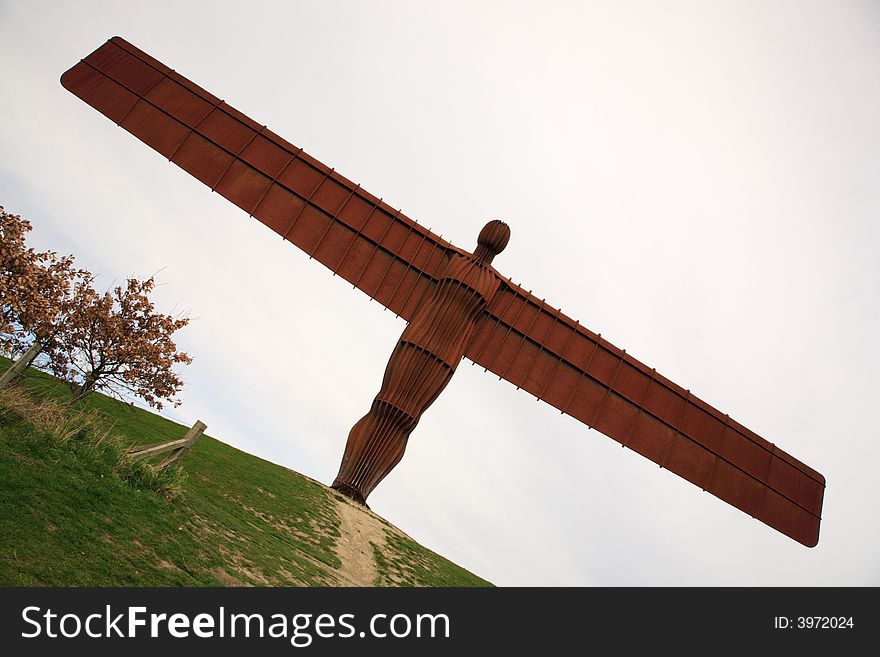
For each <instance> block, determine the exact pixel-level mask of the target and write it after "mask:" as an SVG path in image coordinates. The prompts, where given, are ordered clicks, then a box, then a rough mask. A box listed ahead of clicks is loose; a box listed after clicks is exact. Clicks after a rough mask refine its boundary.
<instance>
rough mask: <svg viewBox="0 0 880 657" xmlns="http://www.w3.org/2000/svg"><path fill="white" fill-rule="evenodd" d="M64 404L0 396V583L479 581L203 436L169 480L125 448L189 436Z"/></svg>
mask: <svg viewBox="0 0 880 657" xmlns="http://www.w3.org/2000/svg"><path fill="white" fill-rule="evenodd" d="M8 364H9V362H8V360H7V359H0V371H2V370H4V369H5V368H6V367H8ZM69 399H70V393H69V392H68V391H67V388H66V387H65V386H64V385H63V384H62V383H61V382H60V381H57V380H55V379H53V378H52V377H50V376H48V375H46V374H43V373H41V372H36V371H29V372H28V373H27V376H26V377H25V378H24V380H23V382H22V383H21V384H20V385H17V386H16V387H14V388H11V389H7V390H3V391H0V536H2V537H3V538H2V541H0V585H4V586H9V585H11V586H31V585H53V586H177V585H183V586H205V585H207V586H219V585H224V586H237V585H243V586H248V585H256V586H263V585H265V586H274V585H277V586H352V585H367V586H370V585H376V586H489V585H490V584H489V583H488V582H486V581H485V580H482V579H480V578H479V577H477V576H476V575H473V574H472V573H470V572H468V571H466V570H464V569H463V568H460V567H459V566H456V565H455V564H453V563H451V562H450V561H448V560H446V559H444V558H443V557H441V556H439V555H437V554H435V553H434V552H432V551H430V550H428V549H426V548H424V547H422V546H420V545H419V544H418V543H416V542H415V541H413V540H412V539H411V538H409V537H408V536H406V535H405V534H404V533H402V532H401V531H400V530H398V529H396V528H395V527H393V526H392V525H390V524H389V523H387V522H386V521H384V520H383V519H382V518H380V517H379V516H377V515H375V514H374V513H371V512H370V511H368V510H366V509H364V508H363V507H360V506H358V505H355V504H352V503H351V502H350V501H349V500H348V499H347V498H345V497H343V496H342V495H339V494H338V493H336V492H335V491H333V490H332V489H330V488H328V487H326V486H324V485H322V484H320V483H318V482H315V481H313V480H311V479H309V478H307V477H304V476H302V475H300V474H297V473H296V472H293V471H291V470H288V469H286V468H283V467H280V466H278V465H275V464H273V463H269V462H267V461H264V460H262V459H260V458H257V457H255V456H252V455H250V454H246V453H244V452H242V451H240V450H237V449H235V448H233V447H231V446H229V445H226V444H224V443H223V442H221V441H219V440H216V439H214V438H210V437H208V436H203V437H202V438H200V439H199V441H198V442H197V443H196V445H195V446H194V448H193V450H192V451H191V452H190V453H189V454H188V455H187V456H186V458H185V459H184V460H183V462H182V465H181V466H180V468H179V469H178V470H177V471H155V470H154V469H153V467H152V466H150V465H148V464H146V463H145V462H143V461H138V462H132V461H131V460H130V459H128V458H127V457H126V456H125V449H126V448H127V447H130V446H132V445H137V444H147V443H156V442H160V441H162V440H173V439H175V438H182V437H183V435H184V434H185V433H186V430H187V427H184V426H181V425H179V424H176V423H174V422H171V421H169V420H167V419H165V418H163V417H160V416H158V415H155V414H153V413H149V412H147V411H145V410H143V409H139V408H134V407H131V406H128V405H126V404H123V403H120V402H118V401H116V400H113V399H110V398H108V397H106V396H103V395H100V394H92V395H90V396H89V397H87V398H86V399H84V400H83V401H82V402H79V403H78V404H77V405H75V406H72V407H71V406H68V405H67V402H68V400H69Z"/></svg>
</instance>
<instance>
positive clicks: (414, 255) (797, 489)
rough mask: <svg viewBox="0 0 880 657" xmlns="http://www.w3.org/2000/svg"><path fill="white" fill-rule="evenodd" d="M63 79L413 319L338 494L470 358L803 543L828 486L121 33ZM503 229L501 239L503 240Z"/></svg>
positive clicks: (369, 485)
mask: <svg viewBox="0 0 880 657" xmlns="http://www.w3.org/2000/svg"><path fill="white" fill-rule="evenodd" d="M61 82H62V84H63V85H64V86H65V87H66V88H67V89H68V90H70V91H71V92H72V93H74V94H76V95H77V96H79V97H80V98H81V99H83V100H84V101H85V102H87V103H88V104H90V105H92V106H93V107H95V108H96V109H97V110H99V111H100V112H102V113H103V114H105V115H106V116H107V117H109V118H110V119H111V120H113V121H114V122H116V123H117V124H119V125H120V126H122V127H123V128H125V129H126V130H127V131H129V132H131V133H132V134H133V135H135V136H136V137H138V138H139V139H141V140H142V141H143V142H145V143H146V144H147V145H149V146H151V147H152V148H154V149H155V150H157V151H158V152H159V153H161V154H162V155H163V156H165V157H167V158H168V159H169V160H171V161H172V162H174V163H175V164H177V165H178V166H180V167H181V168H183V169H184V170H185V171H187V172H189V173H190V174H192V175H193V176H194V177H196V178H198V179H199V180H201V181H202V182H204V183H205V184H206V185H208V186H209V187H210V188H211V189H212V190H214V191H216V192H218V193H219V194H222V195H223V196H224V197H226V198H227V199H229V200H230V201H232V202H233V203H235V204H236V205H238V206H239V207H240V208H242V209H243V210H245V211H246V212H248V213H249V214H250V215H252V216H254V217H256V218H257V219H259V220H260V221H261V222H263V223H264V224H266V225H267V226H269V227H270V228H271V229H272V230H274V231H276V232H277V233H278V234H280V235H281V236H282V237H283V238H284V239H287V240H288V241H290V242H292V243H293V244H295V245H296V246H298V247H300V248H301V249H302V250H303V251H305V252H306V253H308V254H309V256H311V257H314V258H315V259H316V260H319V261H320V262H322V263H323V264H324V265H326V266H327V267H328V268H330V269H331V270H332V271H333V272H334V274H339V275H340V276H342V277H343V278H345V279H346V280H348V281H349V282H351V283H352V284H353V285H354V286H355V287H357V288H360V289H361V290H363V291H364V292H366V293H367V294H368V295H369V296H371V297H372V298H374V299H376V300H377V301H379V302H380V303H382V304H383V305H385V306H386V307H387V308H389V309H390V310H392V311H393V312H395V313H396V314H397V315H399V316H401V317H403V318H404V319H406V320H407V321H408V322H409V325H408V326H407V328H406V330H405V331H404V332H403V335H402V336H401V338H400V340H399V342H398V343H397V346H396V347H395V349H394V352H393V353H392V356H391V360H390V361H389V364H388V367H387V369H386V373H385V379H384V380H383V384H382V389H381V391H380V393H379V395H377V397H376V400H375V401H374V403H373V406H372V407H371V409H370V412H369V413H368V414H367V415H366V416H365V417H364V418H363V419H361V420H360V421H359V422H358V423H357V424H356V425H355V426H354V428H353V429H352V431H351V434H350V435H349V440H348V444H347V445H346V450H345V455H344V457H343V461H342V466H341V468H340V471H339V475H338V476H337V479H336V482H335V485H336V486H337V487H338V488H339V489H341V490H342V491H343V492H346V493H347V494H348V495H349V496H351V497H354V498H356V499H360V500H361V501H364V500H365V498H366V496H367V495H369V492H370V491H371V490H372V489H373V487H375V485H376V484H377V483H378V482H379V481H380V480H381V479H382V477H384V476H385V474H387V472H388V471H389V470H390V469H391V468H393V467H394V465H395V464H396V463H397V461H398V460H399V459H400V456H401V455H402V454H403V450H404V448H405V446H406V440H407V437H408V435H409V433H410V432H411V431H412V429H413V427H414V426H415V424H416V422H417V421H418V418H419V416H420V414H421V413H422V412H423V411H424V409H425V408H427V406H428V405H429V404H430V403H431V402H432V401H433V400H434V398H436V395H437V394H439V392H440V391H441V390H442V389H443V387H445V385H446V384H447V383H448V381H449V379H450V377H451V376H452V374H453V372H454V370H455V367H456V365H457V364H458V362H459V360H460V358H461V355H462V354H463V355H464V356H466V357H467V358H469V359H470V360H472V361H473V362H474V363H476V364H478V365H482V366H483V367H485V368H486V369H488V370H490V371H492V372H494V373H495V374H497V375H498V376H500V377H502V378H504V379H507V380H508V381H510V382H511V383H513V384H514V385H516V386H517V387H519V388H522V389H523V390H526V391H527V392H529V393H531V394H532V395H534V396H536V397H537V398H538V399H541V400H543V401H545V402H547V403H548V404H551V405H552V406H554V407H555V408H557V409H559V410H560V411H561V412H563V413H566V414H568V415H570V416H572V417H575V418H577V419H578V420H580V421H581V422H583V423H585V424H587V425H588V426H590V427H593V428H595V429H597V430H599V431H601V432H602V433H604V434H605V435H607V436H609V437H610V438H612V439H614V440H616V441H617V442H619V443H620V444H621V445H623V446H624V447H629V448H630V449H632V450H634V451H636V452H638V453H639V454H642V455H643V456H645V457H647V458H649V459H651V460H652V461H654V462H655V463H657V464H659V465H660V466H661V467H664V468H666V469H668V470H671V471H673V472H675V473H676V474H678V475H679V476H681V477H683V478H685V479H687V480H688V481H690V482H692V483H694V484H696V485H697V486H700V487H701V488H703V489H704V490H707V491H709V492H710V493H712V494H713V495H715V496H716V497H718V498H720V499H722V500H724V501H725V502H728V503H729V504H732V505H733V506H735V507H737V508H738V509H741V510H743V511H744V512H746V513H748V514H749V515H751V516H753V517H755V518H757V519H759V520H761V521H762V522H764V523H766V524H767V525H769V526H771V527H773V528H774V529H777V530H778V531H780V532H782V533H784V534H786V535H787V536H790V537H791V538H793V539H795V540H797V541H799V542H801V543H803V544H804V545H807V546H811V547H812V546H813V545H815V544H816V543H817V541H818V538H819V520H820V515H821V509H822V498H823V494H824V489H825V479H824V478H823V477H822V475H820V474H819V473H818V472H816V471H815V470H813V469H812V468H810V467H808V466H806V465H804V464H803V463H801V462H800V461H798V460H797V459H795V458H794V457H792V456H790V455H789V454H787V453H785V452H784V451H782V450H781V449H779V448H778V447H776V446H775V445H773V444H772V443H770V442H768V441H766V440H764V439H763V438H761V437H760V436H758V435H757V434H755V433H754V432H752V431H750V430H749V429H747V428H745V427H744V426H742V425H741V424H739V423H738V422H736V421H734V420H732V419H731V418H729V417H728V416H727V415H725V414H723V413H721V412H719V411H718V410H716V409H715V408H713V407H711V406H709V405H708V404H706V403H705V402H703V401H702V400H700V399H698V398H697V397H695V396H694V395H692V394H691V393H690V391H688V390H685V389H683V388H681V387H680V386H678V385H676V384H675V383H673V382H672V381H670V380H669V379H667V378H665V377H663V376H661V375H660V374H658V373H657V372H656V371H654V370H653V369H651V368H649V367H647V366H645V365H644V364H642V363H641V362H639V361H638V360H636V359H635V358H633V357H632V356H630V355H628V354H627V353H625V352H624V351H622V350H621V349H618V348H617V347H615V346H613V345H612V344H610V343H609V342H608V341H606V340H605V339H603V338H602V337H601V336H599V335H596V334H595V333H593V332H592V331H589V330H588V329H586V328H584V327H582V326H580V324H579V323H578V322H576V321H574V320H572V319H570V318H569V317H567V316H565V315H564V314H563V313H562V312H560V311H558V310H555V309H553V308H550V307H549V306H547V305H546V304H544V302H543V301H541V300H539V299H537V298H536V297H534V296H532V295H531V294H530V293H528V292H526V291H525V290H523V289H522V288H521V287H520V286H518V285H515V284H514V283H512V282H511V281H510V280H509V279H505V278H503V277H502V276H501V275H500V274H498V272H497V271H496V270H495V269H494V268H492V267H491V265H490V264H489V263H490V262H491V256H492V255H494V253H497V252H499V251H500V250H501V249H502V248H503V246H504V244H502V243H501V242H502V241H503V242H504V243H506V227H503V225H501V224H500V222H497V223H493V222H490V224H488V225H487V227H486V228H485V229H484V232H485V231H488V232H489V233H494V235H492V236H487V237H485V239H483V240H481V245H479V246H478V248H477V250H476V251H475V253H474V254H469V253H467V252H465V251H463V250H461V249H459V248H457V247H455V246H453V245H452V244H449V243H448V242H446V241H444V240H443V239H441V238H439V237H437V236H436V235H434V234H433V233H431V232H430V231H429V230H426V229H425V228H424V227H422V226H420V225H419V224H417V223H416V222H414V221H413V220H411V219H409V218H408V217H405V216H403V215H402V214H401V213H400V212H399V211H396V210H394V209H393V208H391V207H390V206H388V205H387V204H385V203H383V202H382V201H381V200H380V199H377V198H376V197H375V196H373V195H371V194H369V193H367V192H365V191H364V190H362V189H361V188H360V186H358V185H355V184H354V183H352V182H351V181H349V180H347V179H346V178H344V177H342V176H340V175H339V174H338V173H336V172H335V171H333V170H332V169H330V168H328V167H326V166H325V165H323V164H321V163H320V162H318V161H316V160H315V159H314V158H312V157H310V156H309V155H307V154H305V153H304V152H303V151H302V149H299V148H296V147H294V146H293V145H291V144H290V143H288V142H287V141H285V140H284V139H282V138H281V137H279V136H277V135H276V134H274V133H273V132H272V131H270V130H268V129H266V127H265V126H261V125H260V124H258V123H256V122H254V121H253V120H251V119H250V118H248V117H246V116H244V115H243V114H241V113H240V112H238V111H237V110H235V109H233V108H232V107H230V106H229V105H227V104H226V103H224V102H223V101H221V100H220V99H219V98H216V97H215V96H212V95H211V94H209V93H208V92H206V91H205V90H204V89H201V88H200V87H198V86H196V85H195V84H193V83H192V82H190V81H189V80H187V79H186V78H184V77H182V76H180V75H179V74H177V73H175V72H174V71H172V70H171V69H169V68H168V67H167V66H165V65H163V64H161V63H160V62H158V61H156V60H155V59H153V58H152V57H150V56H149V55H147V54H145V53H143V52H142V51H140V50H138V49H137V48H135V47H134V46H132V45H131V44H129V43H127V42H126V41H125V40H123V39H121V38H118V37H115V38H113V39H111V40H110V41H108V42H107V43H106V44H104V45H103V46H101V47H100V48H98V50H96V51H95V52H94V53H92V54H91V55H89V56H88V57H87V58H86V59H85V60H83V61H81V62H80V63H79V64H77V65H76V66H74V67H73V68H71V69H70V70H69V71H67V72H66V73H65V74H64V75H63V76H62V78H61ZM501 233H503V234H504V235H505V237H504V239H503V240H502V239H501Z"/></svg>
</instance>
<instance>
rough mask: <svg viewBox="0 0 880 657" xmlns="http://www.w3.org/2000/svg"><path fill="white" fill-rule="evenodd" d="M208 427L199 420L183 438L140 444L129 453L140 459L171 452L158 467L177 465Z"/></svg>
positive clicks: (132, 456)
mask: <svg viewBox="0 0 880 657" xmlns="http://www.w3.org/2000/svg"><path fill="white" fill-rule="evenodd" d="M207 428H208V425H206V424H205V423H204V422H202V421H201V420H197V421H196V423H195V424H194V425H192V427H190V430H189V431H187V432H186V435H185V436H184V437H183V438H180V439H178V440H171V441H169V442H167V443H156V444H153V445H138V446H137V447H132V448H131V449H129V450H128V455H129V456H130V457H131V458H133V459H135V460H138V459H144V458H147V457H148V456H156V455H157V454H165V453H166V452H171V454H169V455H168V456H167V457H165V459H164V460H162V462H161V463H159V465H157V466H156V467H157V468H167V467H169V466H176V465H177V464H179V463H180V460H181V459H182V458H183V457H184V456H186V455H187V454H188V453H189V450H191V449H192V446H193V445H195V443H196V441H197V440H198V439H199V436H201V435H202V433H204V431H205V429H207Z"/></svg>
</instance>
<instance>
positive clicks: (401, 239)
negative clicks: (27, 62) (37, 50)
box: [61, 37, 457, 320]
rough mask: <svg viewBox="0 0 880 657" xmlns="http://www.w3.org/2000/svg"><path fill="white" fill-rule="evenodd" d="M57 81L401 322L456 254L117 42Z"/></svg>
mask: <svg viewBox="0 0 880 657" xmlns="http://www.w3.org/2000/svg"><path fill="white" fill-rule="evenodd" d="M61 83H62V85H63V86H64V87H65V88H66V89H68V90H69V91H71V92H72V93H73V94H75V95H77V96H79V97H80V98H81V99H82V100H84V101H85V102H86V103H88V104H89V105H91V106H92V107H94V108H95V109H97V110H98V111H100V112H101V113H102V114H104V115H105V116H107V117H108V118H109V119H111V120H112V121H114V122H115V123H117V124H118V125H120V126H121V127H123V128H125V129H126V130H127V131H129V132H130V133H132V134H133V135H134V136H136V137H137V138H138V139H140V140H141V141H143V142H144V143H145V144H147V145H148V146H150V147H152V148H153V149H155V150H156V151H158V152H159V153H161V154H162V155H163V156H165V157H167V158H168V159H169V160H170V161H171V162H174V163H175V164H176V165H177V166H179V167H180V168H182V169H183V170H184V171H186V172H188V173H190V174H191V175H192V176H194V177H195V178H198V179H199V180H201V181H202V182H203V183H205V184H206V185H207V186H208V187H210V188H211V190H213V191H215V192H217V193H219V194H221V195H222V196H224V197H225V198H227V199H229V200H230V201H232V202H233V203H235V205H237V206H238V207H240V208H241V209H242V210H244V211H245V212H247V213H248V214H250V215H251V216H254V217H256V218H257V219H259V220H260V221H261V222H262V223H264V224H266V225H267V226H268V227H269V228H271V229H272V230H274V231H275V232H277V233H278V234H279V235H281V236H282V237H283V238H284V239H286V240H289V241H290V242H292V243H293V244H295V245H296V246H298V247H299V248H301V249H302V250H303V251H305V252H306V253H308V254H309V256H310V257H314V258H315V259H316V260H318V261H320V262H321V263H323V264H324V265H326V266H327V267H329V268H330V269H331V270H332V271H333V272H334V274H339V275H340V276H342V277H343V278H345V279H346V280H347V281H349V282H351V283H352V284H353V285H354V286H355V287H358V288H360V289H361V290H363V291H364V292H366V293H367V294H368V295H369V296H371V297H372V298H374V299H376V300H377V301H378V302H379V303H381V304H382V305H384V306H385V307H387V308H388V309H390V310H392V311H393V312H394V313H396V314H397V315H400V316H402V317H404V318H405V319H407V320H408V319H410V317H411V315H412V313H413V312H414V310H415V308H416V307H417V305H418V303H419V301H420V300H421V298H422V296H423V295H424V294H425V293H426V291H427V290H428V288H430V287H432V285H433V283H434V282H435V274H436V272H438V271H440V270H441V269H442V267H443V265H444V263H445V262H446V260H447V259H448V258H449V256H450V254H451V253H452V252H455V251H457V249H456V248H455V247H454V246H452V245H451V244H449V243H448V242H446V241H444V240H442V239H441V238H439V237H437V236H436V235H434V234H433V233H432V232H431V231H429V230H427V229H426V228H424V227H423V226H420V225H419V224H417V223H416V222H415V221H413V220H412V219H409V218H407V217H405V216H404V215H402V214H401V213H400V212H399V211H396V210H394V209H392V208H391V207H389V206H388V205H387V204H386V203H383V202H382V201H381V200H380V199H378V198H376V197H375V196H373V195H371V194H369V193H367V192H365V191H364V190H362V189H361V188H360V186H359V185H355V184H354V183H352V182H351V181H350V180H348V179H346V178H344V177H343V176H341V175H339V174H338V173H336V172H335V171H333V170H332V169H330V168H329V167H327V166H325V165H324V164H321V163H320V162H318V161H317V160H315V159H314V158H312V157H310V156H309V155H307V154H306V153H304V152H303V151H302V149H301V148H296V147H294V146H293V145H291V144H290V143H288V142H287V141H285V140H284V139H282V138H281V137H279V136H278V135H276V134H274V133H273V132H272V131H271V130H268V129H266V127H265V126H261V125H260V124H258V123H256V122H255V121H253V120H251V119H250V118H248V117H247V116H245V115H244V114H242V113H241V112H239V111H237V110H235V109H234V108H232V107H230V106H229V105H227V104H226V103H225V102H223V101H221V100H220V99H219V98H217V97H215V96H213V95H211V94H210V93H208V92H207V91H205V90H204V89H202V88H201V87H198V86H197V85H195V84H193V83H192V82H190V81H189V80H187V79H186V78H184V77H182V76H181V75H179V74H178V73H176V72H174V71H173V70H171V69H170V68H168V67H167V66H165V65H164V64H162V63H160V62H158V61H157V60H155V59H153V58H152V57H150V56H149V55H147V54H146V53H144V52H142V51H140V50H138V49H137V48H135V47H134V46H132V45H131V44H130V43H128V42H127V41H125V40H124V39H122V38H120V37H114V38H112V39H110V40H109V41H108V42H107V43H105V44H104V45H102V46H101V47H100V48H98V49H97V50H96V51H95V52H93V53H92V54H91V55H89V56H88V57H86V58H85V59H84V60H82V61H81V62H79V63H78V64H77V65H75V66H74V67H73V68H71V69H70V70H69V71H67V72H66V73H64V75H63V76H62V77H61Z"/></svg>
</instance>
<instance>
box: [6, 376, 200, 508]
mask: <svg viewBox="0 0 880 657" xmlns="http://www.w3.org/2000/svg"><path fill="white" fill-rule="evenodd" d="M8 416H14V417H17V418H20V419H22V420H24V421H25V422H27V423H28V424H29V425H31V426H32V427H33V428H34V429H35V430H36V431H38V432H40V433H42V434H43V435H45V436H46V437H47V438H48V439H50V440H51V441H52V442H53V443H54V444H56V445H59V446H69V445H73V444H75V445H76V446H77V447H79V448H83V449H92V450H96V451H101V452H103V453H105V455H107V456H108V457H110V458H111V459H112V460H113V461H114V462H115V468H114V470H115V471H116V473H117V474H118V475H119V476H120V477H121V478H122V479H124V480H126V481H128V482H129V483H131V484H132V485H134V486H136V487H138V488H146V489H149V490H153V491H155V492H157V493H159V494H160V495H162V496H163V497H164V498H165V499H167V500H169V501H171V500H174V499H177V498H178V497H180V495H181V494H182V492H183V487H182V485H181V483H182V482H181V478H182V475H181V474H180V473H179V472H178V471H177V470H176V468H159V467H156V466H153V465H150V464H149V463H147V462H145V461H135V460H133V459H132V458H131V457H130V456H129V454H128V450H127V446H126V444H125V442H124V439H123V438H122V437H121V436H119V435H117V434H115V433H114V432H113V428H114V423H113V422H109V421H108V420H107V418H105V417H104V416H102V415H101V414H100V413H99V412H98V411H96V410H94V409H88V410H75V409H72V408H71V407H70V406H69V405H68V404H64V403H62V402H59V401H56V400H54V399H51V398H48V399H38V398H37V397H35V396H34V395H33V394H32V393H31V392H30V391H28V390H26V389H25V388H23V387H21V386H10V387H8V388H4V389H3V390H0V420H2V419H4V418H5V417H8Z"/></svg>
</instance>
